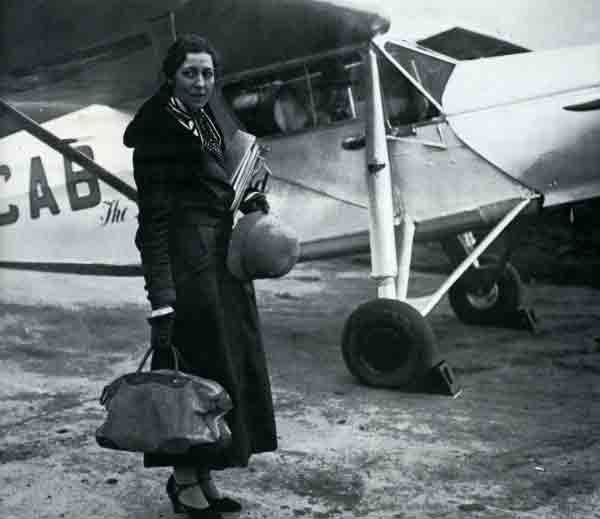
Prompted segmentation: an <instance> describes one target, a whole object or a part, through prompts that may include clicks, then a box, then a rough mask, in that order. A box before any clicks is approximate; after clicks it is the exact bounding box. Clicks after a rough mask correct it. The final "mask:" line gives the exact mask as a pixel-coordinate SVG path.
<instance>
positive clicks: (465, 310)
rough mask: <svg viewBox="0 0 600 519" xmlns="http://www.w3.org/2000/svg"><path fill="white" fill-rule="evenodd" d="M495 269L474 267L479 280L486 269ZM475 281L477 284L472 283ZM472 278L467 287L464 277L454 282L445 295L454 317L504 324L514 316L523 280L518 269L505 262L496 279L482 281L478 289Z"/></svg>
mask: <svg viewBox="0 0 600 519" xmlns="http://www.w3.org/2000/svg"><path fill="white" fill-rule="evenodd" d="M492 268H496V266H494V265H484V266H482V267H480V268H479V269H477V270H476V271H475V272H476V273H477V272H479V274H475V275H479V276H481V278H482V280H483V279H484V278H485V276H486V272H485V271H486V270H488V269H492ZM475 284H476V283H475ZM473 285H474V283H473V278H471V281H470V283H469V286H467V283H465V282H464V281H463V280H459V281H457V282H456V283H455V284H454V285H453V286H452V288H450V291H449V292H448V297H449V299H450V306H451V307H452V310H454V313H455V314H456V316H457V317H458V318H459V319H460V320H461V321H462V322H464V323H466V324H483V325H503V324H505V323H506V322H507V321H508V320H510V319H511V318H512V316H514V314H515V312H516V311H517V310H518V309H519V308H520V307H521V304H522V301H523V283H522V282H521V278H520V276H519V272H518V271H517V269H515V267H513V266H512V265H511V264H510V263H506V265H505V266H504V269H503V270H502V272H501V274H500V276H499V277H498V279H497V280H496V281H495V282H493V283H492V284H491V285H490V284H489V283H486V282H484V281H482V286H483V287H484V288H481V289H473V288H472V287H473Z"/></svg>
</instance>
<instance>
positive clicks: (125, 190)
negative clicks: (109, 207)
mask: <svg viewBox="0 0 600 519" xmlns="http://www.w3.org/2000/svg"><path fill="white" fill-rule="evenodd" d="M2 111H4V112H5V113H6V114H7V115H9V116H10V117H12V118H13V119H15V120H17V121H18V122H19V123H20V125H21V126H22V128H23V130H25V131H26V132H27V133H29V134H31V135H33V136H34V137H35V138H36V139H39V140H40V141H42V142H43V143H44V144H47V145H48V146H50V147H51V148H52V149H53V150H55V151H57V152H58V153H60V154H61V155H63V156H64V157H66V158H67V159H69V160H70V161H72V162H75V163H76V164H78V165H79V166H81V167H82V168H85V169H86V170H87V171H89V172H90V173H92V174H93V175H96V176H97V177H98V178H99V179H100V180H102V181H103V182H105V183H106V184H107V185H109V186H110V187H112V188H113V189H115V190H117V191H118V192H119V193H121V194H122V195H123V196H126V197H127V198H129V200H131V201H132V202H136V203H137V191H136V190H135V188H133V187H132V186H130V185H129V184H127V183H126V182H123V181H122V180H121V179H120V178H119V177H117V176H116V175H114V174H113V173H111V172H110V171H108V170H106V169H104V168H103V167H102V166H100V164H98V163H97V162H95V161H94V160H92V159H90V158H89V157H88V156H87V155H84V154H83V153H81V152H80V151H78V150H76V149H74V148H72V147H71V146H70V145H69V144H67V143H66V142H65V141H64V140H62V139H60V138H59V137H57V136H56V135H54V134H53V133H52V132H49V131H48V130H46V128H44V127H43V126H41V125H40V124H38V123H37V122H35V121H34V120H33V119H30V118H29V117H27V116H26V115H25V114H24V113H23V112H21V111H20V110H17V109H16V108H14V107H13V106H11V105H10V104H8V103H7V102H6V101H4V100H3V99H0V112H2Z"/></svg>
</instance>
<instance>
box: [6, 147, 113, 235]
mask: <svg viewBox="0 0 600 519" xmlns="http://www.w3.org/2000/svg"><path fill="white" fill-rule="evenodd" d="M76 149H77V150H78V151H80V152H81V153H83V154H85V155H87V156H88V157H90V158H91V159H93V158H94V153H93V151H92V148H90V147H89V146H78V147H77V148H76ZM63 164H64V172H65V186H66V191H67V197H68V199H69V207H70V209H71V210H72V211H81V210H83V209H90V208H92V207H96V206H97V205H99V204H100V202H101V194H100V183H99V182H98V179H97V178H96V176H95V175H93V174H91V173H90V172H89V171H87V170H85V169H76V167H77V166H76V164H74V163H73V162H71V161H70V160H68V159H67V158H66V157H65V158H64V162H63ZM11 175H12V173H11V170H10V168H9V166H8V165H6V164H1V165H0V179H1V180H0V181H2V180H3V181H4V182H8V181H9V179H10V178H11ZM60 211H61V208H60V207H59V204H58V202H57V199H56V197H55V195H54V192H53V191H52V187H51V186H50V184H49V183H48V178H47V175H46V171H45V169H44V163H43V161H42V157H40V156H35V157H32V158H31V161H30V166H29V214H30V216H31V219H32V220H36V219H38V218H40V216H42V215H43V214H44V213H48V214H50V215H57V214H60ZM121 211H124V209H121ZM20 214H21V211H20V210H19V207H18V206H17V205H15V204H13V203H9V204H8V207H7V209H6V210H3V208H0V225H10V224H13V223H15V222H16V221H17V220H18V219H19V216H20Z"/></svg>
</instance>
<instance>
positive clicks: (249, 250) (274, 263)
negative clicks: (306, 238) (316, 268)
mask: <svg viewBox="0 0 600 519" xmlns="http://www.w3.org/2000/svg"><path fill="white" fill-rule="evenodd" d="M299 256H300V242H299V240H298V236H297V234H296V232H295V231H294V230H293V229H292V228H291V227H288V226H287V225H284V224H283V223H282V222H281V220H279V218H277V217H276V216H273V215H270V214H264V213H263V212H262V211H255V212H252V213H249V214H247V215H245V216H243V217H242V218H240V219H239V220H238V222H237V223H236V225H235V227H234V228H233V231H232V233H231V241H230V243H229V251H228V253H227V267H228V268H229V271H230V272H231V273H232V274H233V275H234V276H235V277H236V278H238V279H241V280H243V281H247V280H250V279H262V278H277V277H281V276H284V275H285V274H287V273H288V272H289V271H290V270H292V267H293V266H294V265H295V264H296V261H297V260H298V257H299Z"/></svg>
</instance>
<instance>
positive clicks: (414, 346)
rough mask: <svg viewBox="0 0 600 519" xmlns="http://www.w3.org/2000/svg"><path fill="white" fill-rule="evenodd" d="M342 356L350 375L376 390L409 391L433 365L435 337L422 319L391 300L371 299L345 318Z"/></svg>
mask: <svg viewBox="0 0 600 519" xmlns="http://www.w3.org/2000/svg"><path fill="white" fill-rule="evenodd" d="M342 353H343V356H344V361H345V362H346V365H347V366H348V369H349V370H350V372H351V373H352V374H353V375H354V376H355V377H356V378H358V379H359V380H360V381H361V382H363V383H365V384H368V385H371V386H379V387H393V388H398V387H409V386H412V385H413V384H415V383H417V382H418V381H419V379H420V378H421V377H422V376H423V375H425V373H426V372H427V371H428V370H429V369H430V368H431V367H432V366H433V365H434V360H435V359H434V357H435V337H434V334H433V330H432V329H431V327H430V326H429V324H428V323H427V321H426V320H425V319H424V318H423V316H422V315H421V314H420V313H419V312H418V311H417V310H415V309H414V308H413V307H412V306H410V305H409V304H407V303H404V302H402V301H397V300H395V299H375V300H373V301H369V302H368V303H364V304H363V305H361V306H359V307H358V308H357V309H356V310H354V312H352V314H351V315H350V317H349V318H348V320H347V321H346V325H345V326H344V332H343V337H342Z"/></svg>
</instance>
